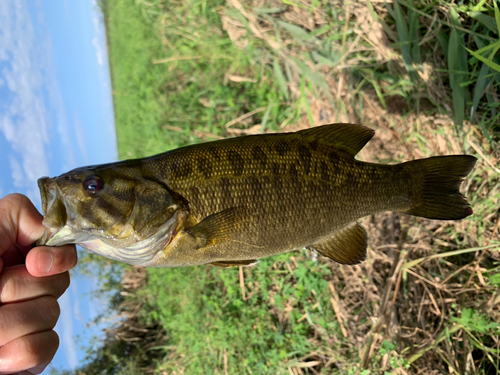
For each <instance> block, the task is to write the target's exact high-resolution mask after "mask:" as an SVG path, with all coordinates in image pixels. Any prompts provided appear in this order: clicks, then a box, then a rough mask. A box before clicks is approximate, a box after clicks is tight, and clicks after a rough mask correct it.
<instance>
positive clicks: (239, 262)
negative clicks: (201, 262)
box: [208, 259, 259, 268]
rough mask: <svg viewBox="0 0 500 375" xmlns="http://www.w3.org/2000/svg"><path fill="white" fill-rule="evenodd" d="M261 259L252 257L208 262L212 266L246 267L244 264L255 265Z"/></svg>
mask: <svg viewBox="0 0 500 375" xmlns="http://www.w3.org/2000/svg"><path fill="white" fill-rule="evenodd" d="M258 262H259V261H258V260H257V259H250V260H228V261H225V262H213V263H208V264H210V265H212V266H216V267H224V268H227V267H244V266H253V265H255V264H257V263H258Z"/></svg>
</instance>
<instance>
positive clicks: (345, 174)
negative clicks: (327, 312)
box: [39, 124, 476, 267]
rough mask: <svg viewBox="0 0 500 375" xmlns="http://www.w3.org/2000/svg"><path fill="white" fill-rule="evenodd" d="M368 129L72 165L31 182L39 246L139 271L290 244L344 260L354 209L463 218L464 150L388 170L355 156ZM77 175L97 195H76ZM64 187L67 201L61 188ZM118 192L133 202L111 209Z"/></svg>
mask: <svg viewBox="0 0 500 375" xmlns="http://www.w3.org/2000/svg"><path fill="white" fill-rule="evenodd" d="M373 134H374V132H373V131H372V130H371V129H369V128H366V127H364V126H361V125H352V124H331V125H325V126H320V127H316V128H312V129H306V130H302V131H299V132H296V133H284V134H266V135H257V136H246V137H239V138H233V139H227V140H222V141H216V142H209V143H205V144H200V145H193V146H187V147H183V148H180V149H177V150H173V151H169V152H166V153H164V154H160V155H156V156H152V157H148V158H144V159H136V160H130V161H123V162H118V163H112V164H106V165H101V166H93V167H84V168H79V169H76V170H74V171H71V172H69V173H68V175H69V174H70V175H71V176H73V177H72V179H71V182H68V181H69V180H68V179H67V178H65V177H64V176H65V175H62V176H59V177H57V178H55V179H47V178H45V179H41V180H40V182H39V185H40V189H41V193H42V201H44V202H45V203H44V204H43V206H44V207H43V209H44V213H45V214H46V218H45V219H44V221H45V222H46V223H47V226H48V229H47V231H46V234H45V235H44V238H42V240H41V243H46V244H49V245H50V244H52V245H60V244H63V243H68V242H71V241H73V242H77V243H79V244H81V245H82V246H83V247H86V248H88V249H89V250H91V251H94V252H97V253H99V254H102V255H104V256H108V257H110V258H113V259H118V260H122V261H127V262H129V263H131V264H139V265H145V266H165V267H175V266H187V265H196V264H213V265H217V266H222V267H228V266H241V265H249V264H253V263H255V261H256V259H258V258H262V257H266V256H271V255H275V254H279V253H283V252H288V251H292V250H296V249H300V248H302V247H309V248H311V249H316V250H317V251H318V252H319V253H320V254H322V255H324V256H326V257H329V258H331V259H333V260H335V261H338V262H340V263H343V264H355V263H358V262H360V261H362V260H363V259H364V258H365V256H366V246H367V236H366V231H365V230H364V228H363V227H362V226H361V225H360V224H358V223H357V220H358V219H360V218H362V217H364V216H366V215H369V214H373V213H376V212H381V211H387V210H395V211H400V212H406V213H409V214H413V215H417V216H423V217H428V218H434V219H461V218H464V217H466V216H468V215H470V214H472V210H471V208H470V206H469V204H468V203H467V201H466V200H465V198H464V197H463V196H462V195H461V194H460V192H459V186H460V183H461V181H462V180H463V178H464V177H465V176H466V175H467V174H468V173H469V172H470V170H471V169H472V167H473V166H474V163H475V161H476V159H475V158H474V157H472V156H467V155H456V156H449V157H434V158H428V159H422V160H417V161H412V162H407V163H402V164H396V165H381V164H372V163H365V162H362V161H358V160H356V159H355V158H354V156H355V155H356V154H357V153H358V152H359V150H360V149H361V148H362V147H363V146H364V145H365V144H366V142H368V141H369V140H370V139H371V137H372V136H373ZM88 181H91V182H92V183H93V185H92V186H98V187H100V188H99V191H94V190H95V189H94V190H92V191H90V192H89V191H86V190H85V186H86V183H88ZM70 190H71V191H72V199H71V200H69V199H67V197H68V194H65V191H70ZM44 194H45V195H50V197H51V198H50V199H48V198H47V197H44ZM118 195H120V197H121V198H120V199H123V197H124V196H130V197H133V198H131V199H130V200H129V201H128V202H124V204H122V205H121V206H120V207H114V206H117V205H118V203H117V202H118V201H120V199H115V196H118ZM52 197H55V198H54V200H55V201H59V200H63V201H64V204H58V205H54V203H52V206H53V207H57V209H56V208H54V209H52V210H51V207H52V206H51V207H47V206H48V205H49V204H48V203H47V201H49V200H50V201H52V200H53V199H52ZM72 202H79V203H78V204H75V203H72ZM61 207H65V209H66V211H68V212H71V213H72V214H71V215H66V216H68V217H71V218H74V219H72V220H66V221H65V219H64V218H63V216H64V215H60V216H61V217H60V218H59V217H50V218H49V216H52V215H54V216H57V215H59V214H61V212H60V211H61V210H63V209H62V208H61ZM52 212H53V214H52ZM75 212H76V214H75ZM49 223H50V225H49ZM103 223H106V225H104V224H103ZM68 233H70V234H71V235H70V234H68ZM138 249H139V250H138ZM134 251H135V252H136V254H140V255H136V256H134V255H133V254H134Z"/></svg>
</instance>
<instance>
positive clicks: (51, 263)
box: [26, 245, 78, 276]
mask: <svg viewBox="0 0 500 375" xmlns="http://www.w3.org/2000/svg"><path fill="white" fill-rule="evenodd" d="M77 260H78V255H77V253H76V247H75V245H64V246H59V247H49V246H38V247H35V248H33V249H32V250H31V251H30V252H29V253H28V255H27V256H26V268H27V269H28V272H29V273H30V274H32V275H33V276H49V275H55V274H58V273H61V272H66V271H68V270H70V269H71V268H73V267H74V266H75V264H76V262H77Z"/></svg>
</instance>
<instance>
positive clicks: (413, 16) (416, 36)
mask: <svg viewBox="0 0 500 375" xmlns="http://www.w3.org/2000/svg"><path fill="white" fill-rule="evenodd" d="M409 4H410V7H408V18H409V20H410V30H409V34H410V35H409V36H410V42H411V57H412V58H413V62H414V63H415V64H417V65H421V64H422V54H421V51H420V46H419V44H418V43H419V42H420V33H419V30H420V22H418V13H417V12H415V11H413V9H412V8H413V7H414V4H413V0H411V1H409Z"/></svg>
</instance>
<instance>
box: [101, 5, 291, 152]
mask: <svg viewBox="0 0 500 375" xmlns="http://www.w3.org/2000/svg"><path fill="white" fill-rule="evenodd" d="M137 3H139V4H137ZM219 3H220V2H219ZM103 4H104V5H103V9H104V12H105V13H106V14H108V15H109V16H108V17H107V18H108V22H107V33H108V38H109V40H110V43H109V53H110V56H112V57H111V71H112V77H113V94H114V103H115V111H116V126H117V134H118V144H119V153H120V157H121V158H130V157H143V156H146V155H151V154H155V153H159V152H162V151H166V150H169V149H172V148H175V147H178V146H182V145H186V144H191V143H197V142H200V141H201V140H202V139H216V137H217V136H218V135H220V134H221V133H224V132H225V129H224V128H221V126H223V125H224V124H227V123H228V122H230V121H231V120H233V119H235V118H237V117H238V116H240V115H243V114H245V113H248V112H250V111H252V110H254V109H255V108H259V107H265V108H269V111H260V112H258V113H256V114H255V115H254V116H252V117H251V118H250V120H253V121H254V122H255V123H258V122H259V120H261V131H264V130H266V129H273V130H277V129H278V127H279V125H280V124H281V123H282V122H283V121H284V120H285V119H286V118H287V117H288V116H290V115H291V114H292V111H291V110H290V108H289V106H290V105H292V103H289V102H287V101H286V97H284V95H283V94H280V90H279V89H278V83H276V82H274V80H272V79H271V78H270V77H269V72H268V71H267V70H264V71H263V72H262V71H261V66H260V65H259V64H258V61H259V56H258V55H256V54H258V51H252V50H251V49H250V52H249V51H242V50H240V49H237V48H235V47H234V46H233V44H232V43H231V41H230V39H228V38H227V36H226V35H224V33H223V32H222V30H221V21H220V17H219V15H218V14H217V13H216V12H217V10H218V9H219V8H220V7H219V4H218V2H215V1H214V2H210V5H208V4H207V3H206V2H201V1H200V2H195V3H193V4H189V5H186V4H185V3H184V2H177V3H176V2H169V3H164V5H159V4H156V5H153V4H154V3H149V2H136V1H133V0H110V1H104V2H103ZM166 4H169V5H166ZM235 76H236V77H242V78H244V79H248V80H250V81H252V82H253V83H252V82H245V81H243V82H237V78H234V77H235ZM283 99H284V100H283ZM264 114H266V119H265V120H266V121H263V120H264ZM292 116H293V114H292ZM139 136H140V137H141V138H142V139H145V141H144V142H137V137H139Z"/></svg>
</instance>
